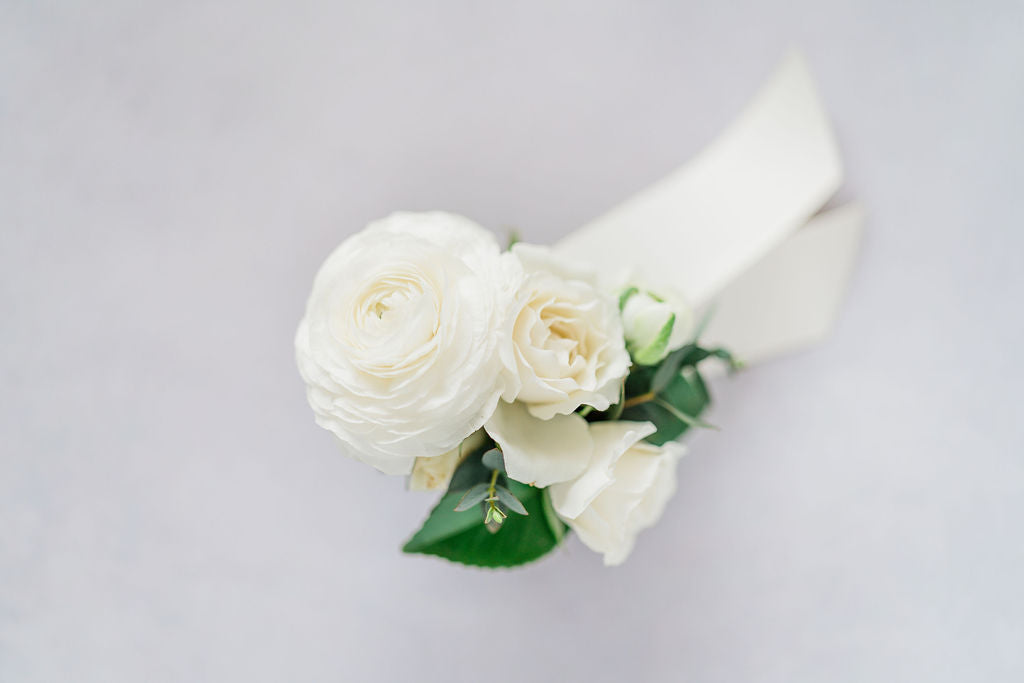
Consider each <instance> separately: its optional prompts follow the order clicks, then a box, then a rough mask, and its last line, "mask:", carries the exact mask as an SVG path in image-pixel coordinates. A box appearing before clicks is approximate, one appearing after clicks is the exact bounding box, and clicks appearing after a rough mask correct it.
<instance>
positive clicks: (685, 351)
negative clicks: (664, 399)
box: [650, 344, 696, 394]
mask: <svg viewBox="0 0 1024 683" xmlns="http://www.w3.org/2000/svg"><path fill="white" fill-rule="evenodd" d="M694 348H696V347H695V346H694V345H693V344H687V345H686V346H682V347H680V348H678V349H676V350H675V351H673V352H672V353H670V354H668V356H666V357H665V360H664V361H662V363H661V365H659V366H658V369H657V370H656V371H655V373H654V377H653V378H652V379H651V388H650V390H651V391H652V392H654V393H655V394H660V393H661V392H662V391H664V390H665V387H667V386H668V385H669V383H670V382H671V381H672V380H673V379H675V377H676V375H678V374H679V370H680V369H681V368H682V367H683V360H684V359H685V358H686V357H687V356H688V355H689V354H690V351H692V350H693V349H694Z"/></svg>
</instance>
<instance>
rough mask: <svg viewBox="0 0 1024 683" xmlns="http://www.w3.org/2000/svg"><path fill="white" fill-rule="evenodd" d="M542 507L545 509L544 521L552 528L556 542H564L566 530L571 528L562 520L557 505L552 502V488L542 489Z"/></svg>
mask: <svg viewBox="0 0 1024 683" xmlns="http://www.w3.org/2000/svg"><path fill="white" fill-rule="evenodd" d="M540 502H541V509H542V510H544V521H545V522H547V524H548V529H550V530H551V533H552V535H553V536H554V537H555V544H556V545H557V544H558V543H561V542H562V539H563V538H565V532H566V531H568V530H569V527H568V525H566V523H565V522H563V521H562V518H561V517H559V516H558V513H557V512H555V506H554V505H553V504H552V503H551V492H550V489H543V490H542V491H541V497H540Z"/></svg>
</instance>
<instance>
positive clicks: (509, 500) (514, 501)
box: [494, 484, 530, 515]
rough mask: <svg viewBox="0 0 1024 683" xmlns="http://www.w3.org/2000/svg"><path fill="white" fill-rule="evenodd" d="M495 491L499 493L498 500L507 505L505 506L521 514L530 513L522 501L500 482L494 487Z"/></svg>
mask: <svg viewBox="0 0 1024 683" xmlns="http://www.w3.org/2000/svg"><path fill="white" fill-rule="evenodd" d="M494 492H495V493H496V494H497V496H498V500H500V501H501V502H502V503H503V504H504V505H505V507H507V508H508V509H509V510H511V511H512V512H515V513H516V514H519V515H528V514H530V513H529V512H527V511H526V508H524V507H523V504H522V502H520V500H519V499H518V498H516V497H515V496H513V495H512V492H511V491H509V490H508V489H507V488H505V487H504V486H502V485H501V484H498V485H497V486H495V487H494Z"/></svg>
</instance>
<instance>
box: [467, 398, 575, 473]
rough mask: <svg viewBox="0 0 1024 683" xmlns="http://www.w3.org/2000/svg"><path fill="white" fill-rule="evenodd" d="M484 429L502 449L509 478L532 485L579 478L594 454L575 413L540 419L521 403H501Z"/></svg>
mask: <svg viewBox="0 0 1024 683" xmlns="http://www.w3.org/2000/svg"><path fill="white" fill-rule="evenodd" d="M484 429H486V430H487V433H488V434H490V435H491V438H492V439H494V440H495V441H496V442H497V443H498V445H499V446H501V451H502V453H503V454H504V456H505V470H506V471H507V472H508V475H509V476H510V477H512V478H513V479H515V480H516V481H521V482H523V483H525V484H532V485H534V486H550V485H551V484H555V483H558V482H562V481H568V480H570V479H573V478H575V477H577V476H579V475H580V473H581V472H583V470H585V469H586V467H587V465H588V464H589V462H590V457H591V454H592V453H593V452H594V442H593V439H591V437H590V431H589V429H588V428H587V421H586V420H584V419H583V418H582V417H580V416H579V415H575V414H573V415H556V416H554V417H552V418H551V419H550V420H539V419H537V418H536V417H534V416H532V415H531V414H530V412H529V411H528V410H527V409H526V407H525V406H524V405H523V404H522V403H505V402H504V401H501V402H499V403H498V408H497V410H495V411H494V415H492V416H491V419H490V420H488V421H487V423H486V424H485V425H484Z"/></svg>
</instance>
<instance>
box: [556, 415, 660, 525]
mask: <svg viewBox="0 0 1024 683" xmlns="http://www.w3.org/2000/svg"><path fill="white" fill-rule="evenodd" d="M655 431H656V428H655V426H654V425H653V424H651V423H650V422H620V421H616V422H596V423H594V424H592V425H590V437H591V439H593V442H594V454H593V456H592V457H591V460H590V466H589V467H587V469H586V471H585V472H583V474H581V475H580V476H579V477H577V478H576V479H574V480H572V481H567V482H563V483H560V484H554V485H552V486H551V503H552V505H554V508H555V511H557V512H558V514H559V515H561V516H562V517H564V518H566V519H575V518H576V517H578V516H579V515H580V514H581V513H582V512H583V511H584V510H585V509H586V508H587V506H588V505H590V504H591V503H592V502H593V501H594V499H595V498H597V496H598V495H599V494H600V493H601V492H602V491H604V490H605V489H606V488H608V486H609V485H610V484H611V483H612V482H613V481H614V479H613V477H612V467H613V466H614V465H615V463H616V461H617V460H618V459H619V458H620V457H621V456H622V454H623V453H625V452H626V451H627V450H629V449H630V447H632V446H633V445H634V444H636V443H637V442H638V441H640V440H641V439H643V438H644V437H646V436H649V435H650V434H653V433H654V432H655Z"/></svg>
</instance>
